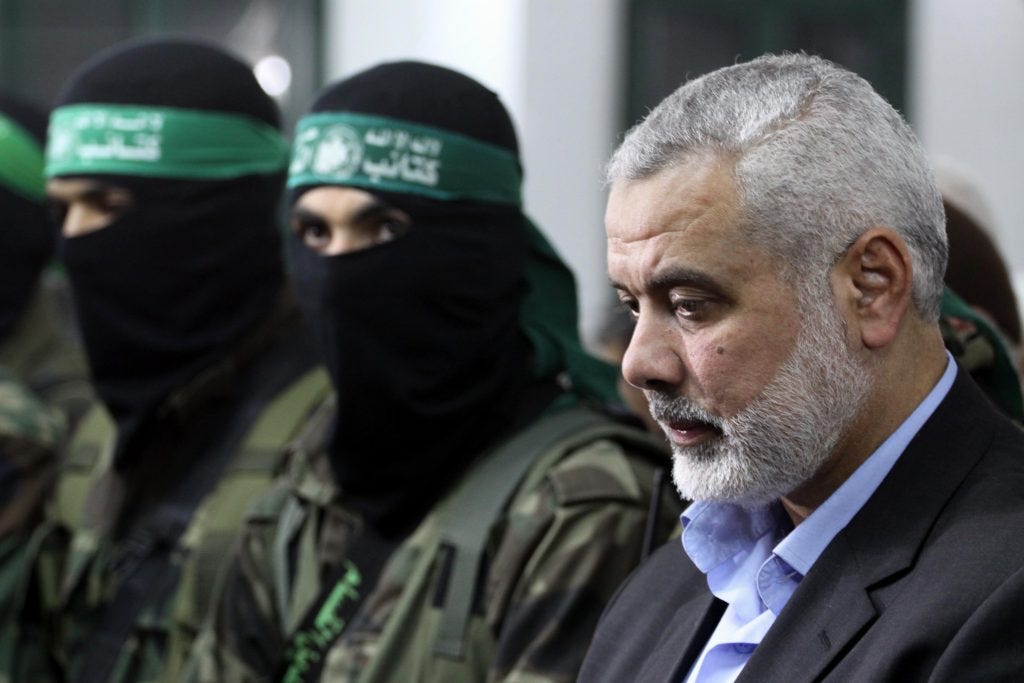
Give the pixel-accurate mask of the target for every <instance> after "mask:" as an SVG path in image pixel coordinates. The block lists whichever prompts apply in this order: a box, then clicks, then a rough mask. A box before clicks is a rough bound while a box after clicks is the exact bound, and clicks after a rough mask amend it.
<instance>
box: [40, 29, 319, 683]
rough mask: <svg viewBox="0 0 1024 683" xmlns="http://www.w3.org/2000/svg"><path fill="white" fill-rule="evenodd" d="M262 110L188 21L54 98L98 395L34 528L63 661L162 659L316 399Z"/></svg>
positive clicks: (154, 666) (68, 219)
mask: <svg viewBox="0 0 1024 683" xmlns="http://www.w3.org/2000/svg"><path fill="white" fill-rule="evenodd" d="M278 126H279V121H278V112H277V109H276V106H275V105H274V103H273V101H272V100H271V99H270V98H269V97H268V96H267V95H266V94H265V93H264V92H263V91H262V90H261V89H260V88H259V86H258V84H257V83H256V80H255V78H254V76H253V74H252V71H251V70H250V69H249V67H247V66H246V65H245V64H243V63H242V62H240V61H238V60H237V59H235V58H234V57H232V56H230V55H228V54H226V53H224V52H223V51H221V50H220V49H218V48H214V47H212V46H209V45H206V44H202V43H194V42H190V41H185V40H155V41H147V42H141V43H132V44H128V45H122V46H117V47H115V48H113V49H111V50H109V51H107V52H105V53H103V54H101V55H99V56H98V57H96V58H95V59H93V60H92V61H90V62H89V63H87V64H86V65H84V66H83V67H82V68H81V69H80V70H79V71H78V72H77V73H76V74H75V75H74V76H73V77H72V79H71V80H70V82H69V83H68V85H67V86H66V87H65V89H64V91H63V94H62V96H61V98H60V101H59V104H58V106H57V108H56V109H55V110H54V112H53V113H52V115H51V119H50V130H49V139H48V143H47V150H46V174H47V177H48V178H49V180H48V184H47V192H48V194H49V196H50V199H51V201H53V202H54V203H55V204H56V205H57V206H58V207H59V208H60V209H61V210H62V229H63V239H62V242H61V247H62V253H63V259H64V263H65V265H66V268H67V272H68V275H69V277H70V281H71V285H72V290H73V300H74V305H75V310H76V313H77V318H78V321H79V323H80V325H81V332H82V338H83V342H84V346H85V350H86V352H87V356H88V360H89V366H90V370H91V373H92V379H93V381H94V384H95V387H96V392H97V394H98V396H99V398H100V400H101V402H102V409H97V410H95V411H94V412H92V413H90V414H89V415H87V416H86V417H85V418H84V419H83V421H82V423H81V425H80V426H79V428H78V429H77V430H76V433H75V435H74V436H73V437H72V442H71V445H70V452H69V454H68V457H67V462H66V464H65V466H64V468H63V469H62V471H61V473H60V477H59V482H58V487H57V491H56V495H55V500H54V504H53V506H52V509H53V513H52V515H51V519H49V520H48V524H47V525H46V526H45V527H44V528H43V529H41V530H40V534H41V535H42V538H41V539H39V540H38V544H39V547H40V548H41V550H40V558H39V562H40V565H41V566H42V565H46V566H51V565H52V564H54V563H57V561H58V559H60V560H62V562H60V566H61V569H62V571H61V573H60V575H59V583H57V585H54V586H49V585H46V584H45V583H44V590H43V591H42V594H43V596H44V603H45V604H44V605H43V608H42V611H43V613H44V615H56V616H54V617H53V618H54V620H55V622H56V623H55V624H54V623H46V621H45V619H44V620H43V623H42V624H41V628H43V629H46V628H48V627H49V628H52V629H55V630H57V631H59V633H60V636H61V638H60V640H59V642H57V643H56V645H55V651H54V657H55V659H57V660H58V661H61V662H65V663H66V675H67V676H68V677H69V679H71V680H75V681H113V680H118V681H122V680H123V681H128V680H139V681H141V680H155V679H156V678H157V677H158V676H165V677H166V678H167V679H168V680H174V679H176V678H177V677H178V675H177V673H175V666H176V663H180V660H181V653H182V652H183V651H184V650H185V649H186V648H187V647H188V644H189V641H190V639H191V636H192V634H193V633H194V631H195V629H196V626H197V624H198V622H199V619H200V618H201V617H202V615H203V613H204V612H205V610H206V602H207V600H208V597H209V593H210V583H211V582H212V580H213V577H214V576H215V575H216V573H217V567H218V566H219V561H220V558H221V557H223V554H224V546H225V543H227V541H228V539H229V538H230V537H231V536H233V534H234V533H235V530H236V526H237V525H238V523H239V520H240V516H241V514H242V511H243V510H244V509H245V508H246V507H247V505H248V504H249V501H250V499H251V498H252V497H254V496H255V495H256V494H257V493H259V492H260V491H262V489H263V488H264V485H265V484H266V483H267V482H269V481H270V480H271V478H272V472H273V470H274V468H275V466H276V464H277V462H276V457H277V454H278V453H279V452H280V451H281V446H282V444H283V442H284V441H286V440H287V439H289V438H290V437H291V435H292V432H293V431H294V430H295V428H296V427H297V425H298V424H299V423H300V422H301V421H303V420H305V419H306V418H307V414H308V412H309V410H310V409H311V406H312V405H314V404H315V403H317V402H319V401H320V400H322V398H323V393H324V391H323V390H324V389H325V388H326V378H325V376H324V375H323V374H322V372H320V371H318V370H316V369H315V368H314V363H313V361H312V354H311V353H310V352H309V350H308V349H307V345H306V344H305V342H304V336H303V335H302V329H301V325H300V320H299V316H298V309H297V308H296V307H295V306H294V304H293V302H292V299H291V297H290V296H289V294H288V291H287V287H286V284H285V278H284V275H283V267H282V263H281V258H280V253H279V230H278V228H277V224H276V220H275V217H276V209H277V205H278V201H279V199H278V198H279V195H280V190H281V188H282V182H283V179H284V168H285V165H286V159H287V144H286V143H285V141H284V139H283V138H282V136H281V135H280V133H279V132H278ZM46 576H49V574H46ZM40 580H41V581H42V580H43V579H40Z"/></svg>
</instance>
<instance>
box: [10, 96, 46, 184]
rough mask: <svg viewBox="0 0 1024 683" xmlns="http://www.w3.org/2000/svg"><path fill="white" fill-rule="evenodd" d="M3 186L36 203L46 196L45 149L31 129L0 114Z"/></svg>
mask: <svg viewBox="0 0 1024 683" xmlns="http://www.w3.org/2000/svg"><path fill="white" fill-rule="evenodd" d="M0 185H3V186H4V187H7V188H8V189H10V190H12V191H14V192H17V193H18V194H20V195H21V196H22V197H25V198H26V199H29V200H31V201H34V202H41V201H42V200H43V197H44V196H45V194H46V193H45V191H44V186H45V181H44V180H43V150H42V149H41V148H40V146H39V143H38V142H36V139H35V138H34V137H32V136H31V135H30V134H29V133H28V131H26V130H25V129H24V128H22V127H21V126H20V125H19V124H18V123H17V122H16V121H14V120H13V119H11V118H9V117H7V116H4V115H3V114H0Z"/></svg>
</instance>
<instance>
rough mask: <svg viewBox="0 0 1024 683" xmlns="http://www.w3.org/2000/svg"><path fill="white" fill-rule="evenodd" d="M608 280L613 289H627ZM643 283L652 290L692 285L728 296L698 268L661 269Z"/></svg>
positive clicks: (717, 294)
mask: <svg viewBox="0 0 1024 683" xmlns="http://www.w3.org/2000/svg"><path fill="white" fill-rule="evenodd" d="M610 282H611V286H612V287H614V288H615V289H618V290H620V291H629V288H628V287H626V286H624V285H621V284H619V283H618V282H615V281H614V280H610ZM645 284H646V288H647V289H649V290H653V291H663V290H666V289H673V288H675V287H693V288H694V289H701V290H703V291H705V292H708V293H709V294H712V295H714V296H718V297H722V298H729V292H728V291H727V290H726V289H725V288H724V287H723V286H722V285H721V284H720V283H719V282H718V281H717V280H715V279H714V278H712V277H711V276H710V275H708V274H707V273H705V272H703V271H700V270H694V269H693V268H686V267H682V266H675V267H669V268H665V269H662V270H660V271H658V272H656V273H655V274H654V275H652V276H651V277H650V278H649V279H648V280H647V282H646V283H645Z"/></svg>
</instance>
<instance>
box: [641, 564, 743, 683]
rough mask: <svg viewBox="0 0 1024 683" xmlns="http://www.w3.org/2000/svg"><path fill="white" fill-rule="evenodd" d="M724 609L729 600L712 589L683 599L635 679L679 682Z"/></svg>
mask: <svg viewBox="0 0 1024 683" xmlns="http://www.w3.org/2000/svg"><path fill="white" fill-rule="evenodd" d="M680 552H682V550H681V549H680ZM723 612H725V603H724V602H722V601H721V600H719V599H717V598H716V597H714V596H713V595H711V593H710V592H708V591H704V592H703V594H701V595H695V596H694V597H693V599H691V600H688V601H686V602H684V603H681V604H680V605H679V607H678V609H676V613H675V615H674V616H673V617H672V621H671V622H669V624H668V626H667V627H666V628H665V631H664V633H663V634H662V637H661V639H660V640H659V641H658V644H657V645H656V646H655V647H654V650H653V651H652V652H651V654H650V656H649V657H647V658H646V659H645V661H644V665H643V668H642V669H641V670H640V674H639V675H638V676H637V677H636V678H635V680H637V681H651V682H652V683H654V682H656V681H665V683H679V681H681V680H682V678H683V676H685V675H686V672H687V671H689V670H690V667H691V666H693V662H694V661H695V660H696V659H697V656H698V655H699V654H700V652H701V650H702V649H703V647H704V644H705V643H706V642H707V640H708V638H710V637H711V633H712V632H713V631H714V630H715V627H716V626H717V625H718V621H719V620H720V619H721V618H722V613H723Z"/></svg>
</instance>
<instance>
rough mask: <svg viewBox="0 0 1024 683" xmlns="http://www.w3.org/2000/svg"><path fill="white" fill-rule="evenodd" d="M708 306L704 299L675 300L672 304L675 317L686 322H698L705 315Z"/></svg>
mask: <svg viewBox="0 0 1024 683" xmlns="http://www.w3.org/2000/svg"><path fill="white" fill-rule="evenodd" d="M708 305H709V302H707V301H705V300H704V299H675V300H674V301H673V302H672V307H673V309H675V312H676V315H678V316H680V317H682V318H686V319H687V320H699V319H700V318H701V317H703V316H704V315H705V314H706V313H707V309H708Z"/></svg>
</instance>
